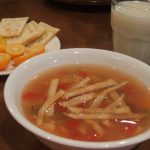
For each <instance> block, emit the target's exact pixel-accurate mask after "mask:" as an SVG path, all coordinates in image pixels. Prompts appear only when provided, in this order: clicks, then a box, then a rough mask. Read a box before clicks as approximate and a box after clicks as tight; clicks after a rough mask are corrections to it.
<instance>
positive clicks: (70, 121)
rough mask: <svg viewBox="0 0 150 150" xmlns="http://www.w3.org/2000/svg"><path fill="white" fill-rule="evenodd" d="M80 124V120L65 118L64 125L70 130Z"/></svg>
mask: <svg viewBox="0 0 150 150" xmlns="http://www.w3.org/2000/svg"><path fill="white" fill-rule="evenodd" d="M80 124H81V120H77V119H76V120H75V119H68V120H66V123H65V126H66V128H68V129H69V130H71V132H72V130H75V129H77V128H78V127H79V125H80Z"/></svg>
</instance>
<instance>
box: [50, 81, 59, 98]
mask: <svg viewBox="0 0 150 150" xmlns="http://www.w3.org/2000/svg"><path fill="white" fill-rule="evenodd" d="M58 83H59V79H52V80H51V82H50V86H49V89H48V93H47V97H51V96H53V95H55V94H56V92H57V88H58Z"/></svg>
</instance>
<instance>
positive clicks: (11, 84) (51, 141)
mask: <svg viewBox="0 0 150 150" xmlns="http://www.w3.org/2000/svg"><path fill="white" fill-rule="evenodd" d="M65 64H100V65H104V66H108V67H112V68H113V69H119V70H122V71H124V72H127V73H128V74H131V75H133V76H134V77H136V78H138V79H139V80H141V81H142V82H143V83H144V84H145V85H146V86H147V87H150V78H149V77H150V67H149V66H148V65H146V64H145V63H143V62H141V61H139V60H136V59H134V58H131V57H129V56H125V55H123V54H119V53H116V52H111V51H106V50H99V49H87V48H74V49H63V50H61V51H54V52H50V53H45V54H42V55H39V56H37V57H35V58H32V59H30V60H28V61H26V62H25V63H23V64H21V65H19V66H18V67H17V68H16V69H15V70H14V71H13V72H12V73H11V75H10V76H9V77H8V79H7V81H6V84H5V89H4V97H5V103H6V106H7V108H8V110H9V112H10V114H11V115H12V116H13V117H14V119H15V120H16V121H17V122H18V123H19V124H21V125H22V126H23V127H24V128H26V129H27V130H29V131H30V132H32V133H33V134H35V135H36V136H37V137H38V138H39V139H40V140H41V141H42V142H43V143H45V144H46V145H47V146H49V147H52V148H53V149H56V150H58V149H61V150H79V149H80V150H81V149H83V150H84V149H85V150H87V149H90V150H96V149H99V150H100V149H116V150H117V149H120V148H121V149H124V150H126V149H131V148H132V147H134V146H135V145H136V144H138V143H140V142H142V141H145V140H147V139H149V138H150V130H148V131H146V132H144V133H142V134H140V135H138V136H135V137H132V138H128V139H125V140H119V141H112V142H111V141H110V142H83V141H76V140H71V139H66V138H63V137H59V136H56V135H53V134H50V133H47V132H46V131H43V130H42V129H40V128H38V127H36V126H35V125H33V124H32V123H30V122H29V121H28V120H27V119H26V118H25V116H24V113H23V110H22V107H21V101H20V97H21V93H22V90H23V88H24V86H25V85H26V83H27V82H28V81H29V80H30V79H31V78H32V77H33V76H35V75H36V74H38V73H40V72H42V71H45V70H47V69H50V68H53V67H56V66H62V65H65Z"/></svg>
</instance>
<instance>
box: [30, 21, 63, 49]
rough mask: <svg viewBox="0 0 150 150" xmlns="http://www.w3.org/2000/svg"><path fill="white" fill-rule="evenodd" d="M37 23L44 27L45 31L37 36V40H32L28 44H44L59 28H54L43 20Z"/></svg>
mask: <svg viewBox="0 0 150 150" xmlns="http://www.w3.org/2000/svg"><path fill="white" fill-rule="evenodd" d="M39 25H40V26H41V27H44V28H45V33H44V34H43V35H42V36H41V37H40V38H38V39H37V40H35V41H34V42H32V43H30V44H29V46H30V47H31V46H35V45H37V44H39V45H46V44H47V43H48V42H49V41H50V40H51V39H52V38H53V37H54V36H55V35H56V34H57V33H58V32H59V31H60V29H59V28H55V27H53V26H50V25H48V24H46V23H44V22H40V23H39Z"/></svg>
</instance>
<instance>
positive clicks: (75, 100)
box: [61, 93, 96, 107]
mask: <svg viewBox="0 0 150 150" xmlns="http://www.w3.org/2000/svg"><path fill="white" fill-rule="evenodd" d="M95 96H96V95H95V94H94V93H88V94H83V95H80V96H77V97H74V98H72V99H69V100H68V101H65V102H62V103H61V104H62V106H63V107H68V106H74V105H78V104H81V103H83V102H86V101H89V100H92V99H93V98H94V97H95Z"/></svg>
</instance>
